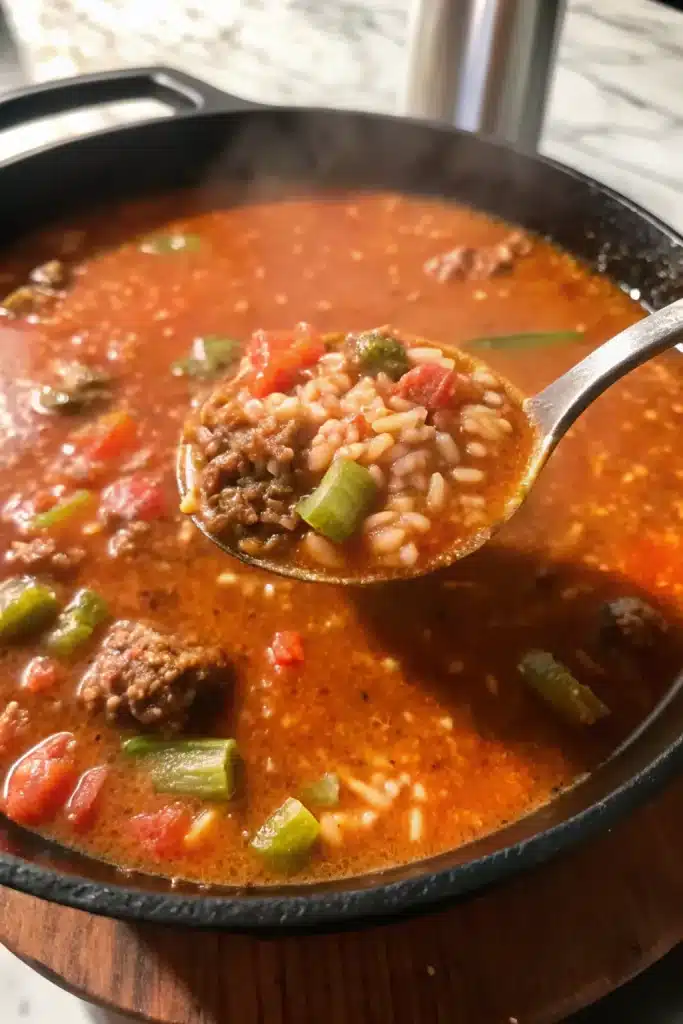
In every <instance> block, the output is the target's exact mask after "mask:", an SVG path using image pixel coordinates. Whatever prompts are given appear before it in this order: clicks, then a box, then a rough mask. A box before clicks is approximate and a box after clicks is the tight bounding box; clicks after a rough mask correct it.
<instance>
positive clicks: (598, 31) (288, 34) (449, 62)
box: [0, 0, 683, 1024]
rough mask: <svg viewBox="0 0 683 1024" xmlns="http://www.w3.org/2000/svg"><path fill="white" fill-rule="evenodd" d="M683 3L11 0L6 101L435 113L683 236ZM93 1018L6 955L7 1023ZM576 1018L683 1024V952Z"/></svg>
mask: <svg viewBox="0 0 683 1024" xmlns="http://www.w3.org/2000/svg"><path fill="white" fill-rule="evenodd" d="M682 8H683V3H681V2H677V3H660V2H657V0H597V2H596V0H593V2H590V0H567V2H566V3H564V2H562V0H520V2H515V0H501V2H500V3H495V2H494V0H479V2H475V0H471V2H468V0H422V2H421V3H420V2H417V0H358V2H352V0H222V2H220V3H218V2H215V0H0V96H1V94H2V93H3V92H5V91H8V90H10V89H13V88H18V87H20V86H21V85H24V84H28V83H30V82H38V81H47V80H50V79H55V78H61V77H65V76H69V75H74V74H80V73H84V72H93V71H100V70H104V69H109V68H117V67H123V66H131V65H142V64H147V65H149V64H169V65H172V66H175V67H179V68H181V69H183V70H185V71H187V72H189V73H190V74H193V75H195V76H197V77H200V78H204V79H206V80H207V81H209V82H211V83H213V84H214V85H217V86H219V87H221V88H223V89H226V90H228V91H229V92H232V93H234V94H236V95H239V96H243V97H246V98H249V99H253V100H258V101H261V102H265V103H274V104H306V105H321V106H332V107H351V108H358V109H367V110H376V111H383V112H398V113H410V114H413V115H415V116H431V117H436V118H443V119H446V120H448V121H450V122H452V123H458V124H459V125H461V126H464V127H468V128H484V130H487V131H491V132H493V133H495V134H499V135H502V136H503V137H504V138H508V139H510V138H511V139H513V141H518V142H521V143H522V144H524V145H527V146H532V147H534V146H536V145H537V146H538V148H539V149H540V150H541V152H542V153H544V154H546V155H548V156H550V157H553V158H555V159H557V160H560V161H562V162H563V163H566V164H569V165H570V166H572V167H575V168H578V169H580V170H582V171H584V172H585V173H587V174H589V175H591V176H592V177H594V178H597V179H599V180H600V181H602V182H605V183H606V184H608V185H610V186H612V187H613V188H615V189H617V190H618V191H620V192H622V193H624V194H625V195H627V196H629V197H631V198H632V199H634V200H635V201H636V202H638V203H640V204H641V205H642V206H644V207H646V208H647V209H649V210H651V211H652V212H653V213H655V214H656V215H657V216H659V217H660V218H661V219H662V220H665V221H666V222H668V223H669V224H671V225H673V226H675V227H677V228H678V229H679V230H683V12H682V10H681V9H682ZM511 11H512V12H513V13H512V14H511V13H510V12H511ZM463 68H464V69H466V71H467V74H466V75H465V74H464V72H463ZM167 113H168V112H167V111H165V110H164V108H163V107H161V106H160V105H158V104H155V103H148V102H139V103H136V104H127V105H121V104H119V105H113V106H109V107H106V108H99V109H97V110H91V111H86V112H78V113H72V114H69V115H65V116H62V117H59V118H52V119H50V120H49V121H45V122H38V123H33V124H31V125H28V126H26V127H22V128H18V129H13V130H11V131H8V132H5V133H3V135H2V140H1V144H0V159H5V158H7V157H9V156H11V155H12V154H14V153H19V152H22V151H24V150H27V149H31V148H33V147H35V146H39V145H42V144H45V143H46V142H50V141H52V140H54V139H57V138H62V137H64V136H68V135H72V134H79V133H82V132H87V131H92V130H96V129H97V128H99V127H102V126H106V125H108V124H112V123H117V122H119V121H124V120H128V119H130V118H137V117H149V116H159V115H162V114H167ZM544 113H545V117H544V116H543V115H544ZM91 1013H95V1012H94V1011H89V1010H87V1008H85V1007H84V1006H83V1004H80V1003H79V1002H78V1001H77V1000H75V999H74V998H73V997H71V996H69V995H67V994H66V993H61V992H58V991H56V990H55V989H54V988H53V986H52V985H50V983H49V982H46V981H45V980H43V979H42V978H40V977H38V976H37V975H35V974H34V973H33V972H32V971H30V969H28V968H26V967H25V966H23V965H21V964H20V963H19V962H18V961H16V960H15V959H14V958H13V957H12V956H11V955H10V954H9V953H6V952H5V951H2V950H1V949H0V1021H2V1024H19V1022H20V1021H22V1022H28V1024H44V1022H47V1021H50V1024H83V1022H85V1021H86V1020H93V1019H94V1017H93V1016H89V1014H91ZM101 1019H102V1018H101V1017H100V1016H99V1015H97V1020H98V1021H99V1020H101ZM575 1020H576V1024H578V1022H579V1021H580V1022H581V1024H589V1022H591V1024H595V1022H597V1021H619V1022H620V1024H631V1022H633V1024H635V1022H638V1024H663V1022H665V1021H666V1022H667V1024H675V1022H679V1024H680V1022H683V955H682V953H681V950H678V951H675V952H674V953H673V954H672V955H670V956H669V957H668V958H667V959H666V960H665V961H664V962H662V964H660V965H659V966H658V967H657V968H655V969H653V970H652V971H650V972H647V973H646V974H645V975H644V976H642V977H641V978H640V979H639V980H638V981H636V982H634V983H633V984H632V985H630V986H627V987H626V988H625V989H623V990H622V991H621V992H619V993H617V994H615V995H614V996H612V997H610V998H609V999H608V1000H607V1001H606V1002H603V1003H602V1004H600V1005H599V1006H597V1007H594V1008H592V1009H590V1010H587V1011H585V1012H583V1013H582V1014H580V1015H579V1016H578V1017H577V1018H575Z"/></svg>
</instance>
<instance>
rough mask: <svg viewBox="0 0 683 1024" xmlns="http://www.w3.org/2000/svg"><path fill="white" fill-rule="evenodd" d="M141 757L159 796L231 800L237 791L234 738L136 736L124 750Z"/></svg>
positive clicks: (128, 755)
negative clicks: (188, 796) (166, 738)
mask: <svg viewBox="0 0 683 1024" xmlns="http://www.w3.org/2000/svg"><path fill="white" fill-rule="evenodd" d="M121 749H122V750H123V753H124V754H125V755H126V756H127V757H135V758H139V759H140V760H141V762H142V764H143V765H144V767H145V769H146V770H148V771H149V774H150V776H151V779H152V784H153V786H154V788H155V790H156V791H157V792H158V793H185V794H187V795H190V796H196V797H200V798H201V799H203V800H229V799H230V797H231V796H233V795H234V793H235V789H236V767H237V761H238V751H237V741H236V740H234V739H185V740H157V739H151V738H150V737H148V736H135V737H133V739H130V740H126V741H125V742H124V743H123V745H122V748H121Z"/></svg>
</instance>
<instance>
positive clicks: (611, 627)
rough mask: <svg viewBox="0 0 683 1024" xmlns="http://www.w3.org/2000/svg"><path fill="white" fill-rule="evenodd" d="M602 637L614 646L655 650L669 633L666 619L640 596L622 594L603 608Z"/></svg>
mask: <svg viewBox="0 0 683 1024" xmlns="http://www.w3.org/2000/svg"><path fill="white" fill-rule="evenodd" d="M601 619H602V621H601V630H600V632H601V636H602V638H603V639H604V640H605V641H607V642H608V643H610V644H612V645H614V646H620V647H626V648H631V649H635V650H638V651H647V650H651V649H652V648H653V647H655V646H656V645H657V643H658V642H660V641H661V639H662V637H663V636H664V635H665V634H666V633H667V632H668V629H669V625H668V623H667V621H666V619H665V618H664V617H663V616H662V615H661V614H660V613H659V612H658V611H657V609H656V608H653V607H652V605H649V604H647V603H646V602H645V601H642V600H641V599H640V598H639V597H621V598H619V599H618V600H616V601H608V602H607V604H605V605H603V607H602V614H601Z"/></svg>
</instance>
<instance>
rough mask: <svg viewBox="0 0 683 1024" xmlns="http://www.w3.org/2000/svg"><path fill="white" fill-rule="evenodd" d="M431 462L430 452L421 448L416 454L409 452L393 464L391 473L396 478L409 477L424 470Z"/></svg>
mask: <svg viewBox="0 0 683 1024" xmlns="http://www.w3.org/2000/svg"><path fill="white" fill-rule="evenodd" d="M428 460H429V452H428V451H426V450H425V449H424V448H421V449H420V450H419V451H416V452H409V453H408V454H407V455H404V456H403V457H402V458H400V459H396V461H395V462H392V464H391V471H392V473H394V474H395V475H396V476H407V475H408V474H409V473H415V472H416V471H417V470H420V469H424V468H425V466H426V465H427V462H428Z"/></svg>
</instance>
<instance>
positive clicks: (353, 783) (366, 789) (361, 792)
mask: <svg viewBox="0 0 683 1024" xmlns="http://www.w3.org/2000/svg"><path fill="white" fill-rule="evenodd" d="M342 779H343V781H344V783H345V784H346V786H348V788H349V789H350V790H351V792H352V793H355V794H356V796H359V797H360V798H361V800H365V802H366V804H370V806H371V807H377V808H379V809H380V810H383V809H384V808H385V807H388V806H389V804H390V803H391V797H390V796H388V795H387V794H386V793H383V792H382V791H381V790H379V789H376V788H375V787H374V786H369V785H368V784H367V782H363V781H362V779H357V778H356V777H355V776H354V775H343V776H342Z"/></svg>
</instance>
